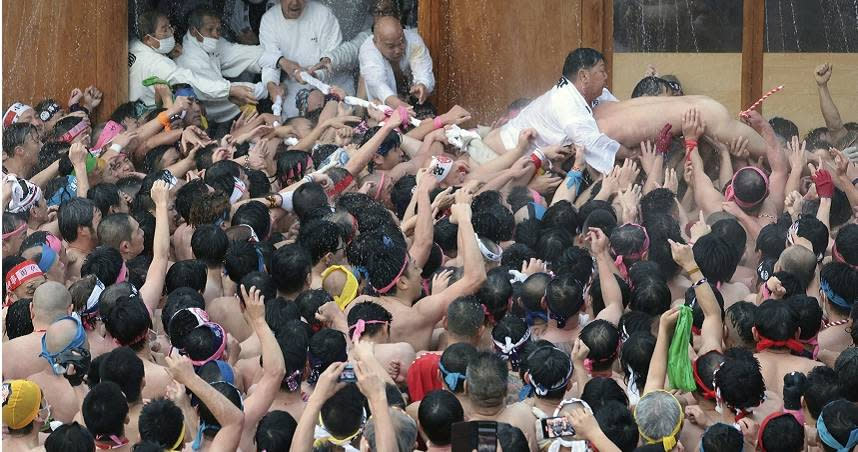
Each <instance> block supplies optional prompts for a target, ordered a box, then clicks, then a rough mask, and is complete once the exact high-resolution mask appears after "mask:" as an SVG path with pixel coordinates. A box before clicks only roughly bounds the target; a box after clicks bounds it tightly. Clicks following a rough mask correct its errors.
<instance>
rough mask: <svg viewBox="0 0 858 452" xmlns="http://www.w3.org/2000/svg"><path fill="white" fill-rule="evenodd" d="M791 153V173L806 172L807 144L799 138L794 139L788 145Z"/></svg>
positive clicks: (788, 150)
mask: <svg viewBox="0 0 858 452" xmlns="http://www.w3.org/2000/svg"><path fill="white" fill-rule="evenodd" d="M786 148H787V152H788V153H789V166H790V170H791V171H804V166H805V165H807V142H806V141H798V137H792V139H791V140H790V141H788V142H787V144H786Z"/></svg>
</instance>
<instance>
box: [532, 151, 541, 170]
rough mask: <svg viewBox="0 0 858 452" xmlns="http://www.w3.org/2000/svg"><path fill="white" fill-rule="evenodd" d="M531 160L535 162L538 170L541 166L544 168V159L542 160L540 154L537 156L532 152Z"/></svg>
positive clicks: (534, 164)
mask: <svg viewBox="0 0 858 452" xmlns="http://www.w3.org/2000/svg"><path fill="white" fill-rule="evenodd" d="M530 161H531V162H533V166H535V167H536V170H537V171H539V170H540V168H542V160H540V159H539V156H537V155H536V154H535V153H534V154H530Z"/></svg>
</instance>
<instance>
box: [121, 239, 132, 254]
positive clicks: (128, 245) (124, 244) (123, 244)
mask: <svg viewBox="0 0 858 452" xmlns="http://www.w3.org/2000/svg"><path fill="white" fill-rule="evenodd" d="M129 248H131V242H128V241H126V240H123V241H121V242H119V252H120V253H125V252H128V249H129Z"/></svg>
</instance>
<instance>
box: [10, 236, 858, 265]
mask: <svg viewBox="0 0 858 452" xmlns="http://www.w3.org/2000/svg"><path fill="white" fill-rule="evenodd" d="M3 238H6V236H3ZM831 257H832V258H834V260H835V261H837V262H840V263H841V264H846V265H848V266H850V267H852V268H853V269H855V270H858V265H852V264H850V263H849V262H846V259H844V258H843V255H842V254H840V251H839V250H838V249H837V242H835V243H834V246H832V247H831Z"/></svg>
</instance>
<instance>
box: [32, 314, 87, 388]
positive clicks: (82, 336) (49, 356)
mask: <svg viewBox="0 0 858 452" xmlns="http://www.w3.org/2000/svg"><path fill="white" fill-rule="evenodd" d="M61 320H73V321H74V323H75V324H76V325H77V333H76V334H75V337H74V339H72V340H71V342H69V343H68V345H66V346H65V348H63V349H62V350H60V351H58V352H57V353H50V352H48V343H47V339H48V335H47V334H44V335H42V352H41V353H39V357H40V358H45V359H46V360H47V361H48V364H50V365H51V370H52V371H53V372H54V374H55V375H62V374H64V373H65V372H66V368H65V367H64V366H63V365H62V364H61V363H59V362H58V359H57V358H59V357H60V355H62V354H64V353H66V352H68V351H70V350H73V349H79V348H81V347H83V345H84V344H85V343H86V331H84V329H83V324H82V323H81V321H80V318H78V316H77V314H72V315H67V316H65V317H63V318H61V319H57V320H56V321H55V322H54V323H56V322H59V321H61Z"/></svg>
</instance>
